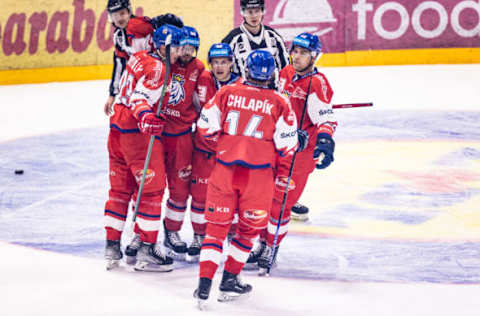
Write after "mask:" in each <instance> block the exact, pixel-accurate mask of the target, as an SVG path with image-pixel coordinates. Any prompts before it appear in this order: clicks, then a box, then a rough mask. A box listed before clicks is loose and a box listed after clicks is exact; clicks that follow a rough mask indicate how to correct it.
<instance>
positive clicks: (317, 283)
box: [0, 65, 480, 316]
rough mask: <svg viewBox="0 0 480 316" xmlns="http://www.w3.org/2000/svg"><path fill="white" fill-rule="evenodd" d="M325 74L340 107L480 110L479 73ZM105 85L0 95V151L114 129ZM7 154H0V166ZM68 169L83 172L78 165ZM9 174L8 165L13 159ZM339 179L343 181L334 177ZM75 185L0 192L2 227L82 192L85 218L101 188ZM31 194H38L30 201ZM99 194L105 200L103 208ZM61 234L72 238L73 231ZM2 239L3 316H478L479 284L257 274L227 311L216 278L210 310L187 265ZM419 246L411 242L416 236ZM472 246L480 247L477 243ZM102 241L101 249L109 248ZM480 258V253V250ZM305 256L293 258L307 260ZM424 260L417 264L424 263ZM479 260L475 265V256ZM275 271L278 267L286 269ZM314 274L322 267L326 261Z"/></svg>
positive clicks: (465, 68)
mask: <svg viewBox="0 0 480 316" xmlns="http://www.w3.org/2000/svg"><path fill="white" fill-rule="evenodd" d="M323 72H324V73H326V75H327V77H328V78H329V80H330V82H331V84H332V86H333V87H334V90H335V99H334V103H350V102H367V101H373V102H374V103H375V105H374V108H375V110H376V111H382V110H385V111H389V110H395V111H397V110H399V111H402V110H410V111H437V110H442V111H447V112H449V111H452V112H453V111H460V110H461V111H474V112H478V111H480V89H479V88H478V80H479V74H480V65H435V66H391V67H342V68H325V69H323ZM107 86H108V82H106V81H89V82H78V83H50V84H38V85H18V86H2V87H0V96H1V99H2V106H1V107H0V145H2V144H8V143H11V142H12V143H14V142H16V143H15V144H20V143H21V142H23V140H25V141H26V140H28V139H30V137H32V136H41V135H48V134H54V133H59V132H62V133H63V132H67V131H72V130H73V131H75V130H77V129H81V128H101V129H100V130H102V131H103V130H104V131H105V133H106V131H107V125H108V120H107V118H106V117H105V116H104V115H103V103H104V101H105V100H106V97H107V94H106V91H107ZM345 111H347V110H345ZM348 111H350V110H348ZM351 111H354V110H351ZM358 111H361V110H358ZM345 113H347V112H342V113H341V114H340V112H339V116H340V118H339V120H340V119H341V117H342V116H345V115H348V114H345ZM348 113H351V112H348ZM358 113H366V112H358ZM479 124H480V123H479ZM372 128H374V127H372ZM477 141H478V139H477ZM0 148H2V147H1V146H0ZM379 150H382V149H379ZM6 154H7V153H6V152H0V161H2V160H1V159H2V156H4V157H5V156H6ZM25 154H26V155H27V156H28V155H29V154H32V156H35V155H37V154H38V153H35V147H33V148H32V149H31V152H30V151H29V152H26V153H25ZM104 155H106V153H104ZM356 158H358V157H343V158H338V159H339V161H338V163H339V164H341V165H342V166H351V165H354V164H355V163H356ZM342 159H343V160H342ZM70 162H71V163H77V161H75V159H73V158H72V161H70ZM79 164H80V163H79ZM7 167H8V168H10V167H11V164H10V162H9V164H8V165H7ZM1 168H3V169H4V170H3V171H2V173H1V174H2V177H4V175H6V173H7V172H10V171H11V169H9V170H5V166H2V167H1ZM333 170H337V171H338V172H340V170H339V168H338V169H333ZM314 179H316V178H314ZM73 182H74V179H72V185H71V186H69V187H68V188H64V189H65V191H59V192H58V193H57V194H56V195H50V196H48V197H47V198H45V199H43V200H39V201H36V202H35V203H33V204H29V205H26V206H25V205H22V206H21V207H20V205H19V204H18V205H17V204H16V202H15V198H14V197H9V196H8V194H6V193H7V192H8V190H7V189H8V188H7V187H5V186H4V185H1V184H0V202H2V201H3V202H4V204H3V205H7V204H8V205H9V207H10V206H11V209H10V208H9V209H8V210H7V208H6V206H5V208H4V209H2V204H0V223H1V224H2V226H0V227H1V228H0V229H1V230H6V229H7V228H8V230H11V231H14V230H15V227H16V226H15V225H18V224H19V223H20V222H16V220H19V219H18V218H20V217H21V218H22V219H24V218H25V221H28V220H29V216H26V215H25V214H27V213H28V212H30V211H35V212H39V211H41V210H42V209H43V208H45V207H46V205H48V203H49V202H52V201H55V200H56V199H58V198H59V197H60V196H62V195H68V194H70V193H72V192H75V193H76V194H78V195H79V196H80V198H78V199H76V200H73V202H72V203H74V204H75V205H65V207H66V208H67V209H68V210H69V211H71V210H72V209H78V210H81V209H82V202H83V200H82V195H81V194H80V193H81V191H82V190H85V189H86V188H88V187H91V186H93V187H95V185H96V182H98V181H96V179H91V180H90V182H85V183H83V184H80V185H78V184H75V183H73ZM99 182H100V185H98V184H97V185H98V188H97V187H95V190H96V191H102V190H104V191H106V188H104V184H105V183H106V175H105V177H101V178H100V180H99ZM316 183H317V182H316V180H312V184H311V186H313V187H314V188H316ZM349 189H353V190H358V191H360V190H361V188H360V187H358V186H357V187H355V186H350V187H349ZM35 190H36V189H35ZM38 190H40V188H38ZM30 193H34V191H31V192H25V194H30ZM104 193H105V192H103V191H102V193H101V194H100V199H99V200H101V197H102V196H103V195H105V194H104ZM5 201H7V202H9V203H5ZM302 201H303V202H304V203H305V204H307V205H309V206H313V205H318V204H319V203H320V202H319V201H318V200H317V197H316V195H315V194H313V193H312V188H310V191H309V192H307V194H306V195H305V198H303V199H302ZM85 203H89V202H88V201H85ZM95 203H96V204H100V207H99V209H98V212H97V213H98V217H95V216H92V217H89V218H88V219H87V220H90V221H91V222H92V223H95V225H96V226H101V221H102V209H101V207H102V205H101V202H92V203H91V204H94V205H96V204H95ZM12 210H13V211H12ZM92 214H93V213H92ZM31 216H32V217H35V216H36V215H35V214H33V215H31ZM45 220H47V219H45ZM62 221H63V219H62ZM22 224H23V225H22V226H21V228H20V229H28V228H29V223H28V222H26V223H22ZM75 224H77V223H73V222H55V224H53V225H52V226H51V227H49V225H50V224H47V222H45V223H44V224H43V225H44V226H45V227H41V230H40V231H39V234H40V233H41V235H42V236H47V237H45V238H46V239H48V235H51V236H54V235H56V234H61V233H60V232H59V231H60V230H64V229H65V228H64V227H62V226H66V227H71V228H72V229H75ZM81 224H82V225H84V224H83V223H81ZM7 225H8V227H7ZM30 225H31V228H32V230H38V229H39V228H38V226H39V225H42V222H41V221H33V222H32V223H31V224H30ZM12 226H14V227H12ZM13 233H16V232H13ZM13 233H12V234H13ZM65 234H68V231H67V232H66V233H65ZM479 235H480V234H479ZM0 236H3V239H2V238H0V254H1V260H0V303H1V304H0V315H2V316H3V315H5V316H17V315H52V316H55V315H62V316H63V315H82V316H83V315H142V316H143V315H145V316H146V315H162V314H165V315H272V316H273V315H329V316H335V315H356V316H357V315H358V316H360V315H365V316H377V315H388V316H406V315H435V316H444V315H445V316H446V315H461V316H469V315H472V316H474V315H475V316H477V315H479V313H480V300H479V296H480V285H479V283H478V282H473V283H471V284H467V285H465V284H448V283H442V282H428V280H426V281H423V282H417V281H412V280H409V279H408V278H407V279H406V280H405V281H400V280H398V279H396V280H393V281H387V282H370V281H365V280H362V279H361V278H360V280H356V281H345V279H344V278H339V279H336V278H335V277H328V278H325V279H323V280H322V279H321V278H320V279H319V278H313V279H309V278H301V277H298V276H299V272H298V271H297V272H296V273H295V274H294V275H293V276H292V277H288V273H283V274H281V275H280V276H275V275H272V276H271V277H269V278H261V277H257V276H255V274H252V273H250V274H246V275H245V276H244V280H245V281H248V282H249V283H251V284H252V285H253V287H254V292H253V293H252V295H251V297H250V298H248V299H247V300H244V301H240V302H234V303H231V304H230V303H227V304H225V303H218V302H216V300H215V298H216V294H217V289H216V288H217V286H218V282H219V279H220V275H219V274H218V273H217V275H216V278H215V281H214V286H213V293H212V296H211V299H210V300H209V302H208V306H207V310H206V311H204V312H200V311H198V310H197V309H196V307H195V302H194V300H193V298H192V292H193V290H194V288H195V286H196V284H197V277H198V266H186V265H182V266H180V268H179V269H177V270H175V271H173V272H171V273H167V274H152V273H137V272H133V271H131V270H130V269H128V268H126V267H123V268H121V269H120V270H118V271H113V272H106V271H105V267H104V262H103V260H102V259H101V254H100V255H99V256H93V258H92V257H91V256H87V257H85V256H78V255H75V254H65V253H58V252H52V251H45V250H38V249H34V248H30V247H26V246H20V245H17V244H12V243H10V242H12V241H13V242H17V241H18V240H17V239H15V238H13V237H12V238H13V239H9V237H8V236H10V235H2V234H1V233H0ZM11 236H14V235H11ZM95 236H96V235H95ZM416 237H417V236H411V238H412V239H415V238H416ZM28 238H30V237H29V236H28V234H26V235H25V236H24V239H22V240H21V242H20V243H21V244H28V242H29V240H28ZM82 238H86V237H82ZM289 238H291V239H290V240H292V241H295V242H302V236H301V235H292V236H291V237H290V236H289V237H287V239H286V240H288V239H289ZM32 239H33V237H32ZM52 239H53V238H52ZM476 241H477V243H478V239H477V240H476ZM31 242H32V243H33V242H35V240H31ZM99 242H100V243H102V242H103V240H99ZM308 242H312V243H313V242H320V241H308ZM291 245H295V244H294V243H292V244H291ZM356 246H358V245H357V244H352V245H350V246H349V247H353V248H354V247H356ZM37 248H38V247H37ZM476 249H478V246H477V248H476ZM322 251H324V253H323V254H324V255H325V256H327V255H326V253H327V252H330V253H329V254H328V256H331V257H332V258H335V257H336V258H337V259H338V260H337V259H335V260H336V261H335V264H334V266H333V268H332V267H330V269H333V270H335V271H334V272H333V273H332V275H342V272H343V270H346V269H348V264H349V263H348V261H347V259H345V257H344V256H342V255H341V254H340V253H339V254H337V255H336V254H335V251H336V250H335V248H328V249H324V250H322ZM332 253H333V254H332ZM477 254H478V255H480V253H478V252H477ZM302 255H304V256H305V258H307V259H308V258H309V256H310V254H309V253H308V250H304V251H303V254H301V256H302ZM301 256H300V258H298V260H301ZM280 259H282V258H280ZM425 259H426V258H420V257H419V258H418V260H419V261H422V260H423V261H424V260H425ZM411 260H412V261H415V260H417V258H416V257H413V258H411ZM473 263H474V265H475V266H478V264H480V257H478V258H477V259H476V260H474V261H473ZM279 264H280V265H281V262H280V263H279ZM305 264H306V265H308V264H309V263H308V262H305ZM426 268H428V267H426ZM318 269H319V270H321V269H322V266H321V264H320V265H319V267H318ZM365 269H366V270H367V271H366V272H365V273H366V274H368V276H369V278H366V279H367V280H370V279H372V278H373V279H375V277H374V276H375V274H376V270H375V269H373V270H368V267H365ZM475 271H476V270H475ZM382 272H384V271H381V270H380V269H379V270H378V273H382ZM467 273H468V271H466V272H465V276H467ZM329 276H330V275H329ZM477 277H478V276H477ZM347 279H348V278H347ZM353 279H355V278H353ZM460 279H461V278H460ZM457 281H458V280H457ZM454 283H462V282H454Z"/></svg>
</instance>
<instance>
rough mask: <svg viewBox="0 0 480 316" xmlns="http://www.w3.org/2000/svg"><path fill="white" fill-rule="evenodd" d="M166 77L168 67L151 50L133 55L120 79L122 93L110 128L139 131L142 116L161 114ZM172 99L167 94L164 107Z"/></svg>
mask: <svg viewBox="0 0 480 316" xmlns="http://www.w3.org/2000/svg"><path fill="white" fill-rule="evenodd" d="M165 75H166V69H165V65H164V64H163V62H162V61H161V60H160V57H159V56H156V55H155V54H152V53H149V52H147V51H141V52H138V53H136V54H134V55H132V57H130V59H129V60H128V63H127V67H126V69H125V71H124V73H123V75H122V78H121V80H120V93H119V94H118V95H117V97H116V99H115V105H114V110H115V113H114V115H113V116H111V117H110V127H111V128H115V129H117V130H119V131H121V132H125V133H129V132H130V133H131V132H139V129H138V126H137V123H138V117H139V114H140V113H142V112H144V111H153V112H156V111H157V106H158V102H159V100H160V96H161V93H162V86H163V83H164V80H165ZM170 79H171V78H169V80H170ZM168 98H169V95H168V91H167V93H166V95H165V98H164V102H163V104H164V106H165V104H166V103H167V102H168Z"/></svg>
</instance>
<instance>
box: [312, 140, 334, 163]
mask: <svg viewBox="0 0 480 316" xmlns="http://www.w3.org/2000/svg"><path fill="white" fill-rule="evenodd" d="M334 150H335V142H334V141H333V139H332V137H331V136H330V135H328V134H326V133H320V134H318V136H317V145H316V146H315V150H314V151H313V159H319V161H318V163H317V164H316V165H315V168H317V169H325V168H327V167H328V166H329V165H330V164H331V163H332V162H333V151H334Z"/></svg>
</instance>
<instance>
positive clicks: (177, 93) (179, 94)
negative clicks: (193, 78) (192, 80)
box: [168, 74, 185, 105]
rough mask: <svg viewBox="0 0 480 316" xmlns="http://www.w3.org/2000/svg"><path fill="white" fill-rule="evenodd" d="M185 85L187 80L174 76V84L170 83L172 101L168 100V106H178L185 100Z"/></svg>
mask: <svg viewBox="0 0 480 316" xmlns="http://www.w3.org/2000/svg"><path fill="white" fill-rule="evenodd" d="M184 83H185V78H183V76H182V75H179V74H174V75H173V76H172V82H171V83H170V99H169V100H168V105H178V104H179V103H180V102H182V101H183V100H185V89H184V88H183V84H184Z"/></svg>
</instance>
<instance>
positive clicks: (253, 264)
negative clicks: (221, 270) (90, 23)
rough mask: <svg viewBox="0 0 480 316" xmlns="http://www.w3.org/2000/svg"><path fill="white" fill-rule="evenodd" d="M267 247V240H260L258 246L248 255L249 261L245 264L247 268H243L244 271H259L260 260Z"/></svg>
mask: <svg viewBox="0 0 480 316" xmlns="http://www.w3.org/2000/svg"><path fill="white" fill-rule="evenodd" d="M265 247H267V242H266V241H265V240H260V241H259V242H258V244H257V246H256V247H255V248H254V249H253V250H252V251H251V252H250V254H249V255H248V259H247V262H246V263H245V266H244V267H243V270H246V271H251V270H258V259H259V258H260V256H261V255H262V253H263V251H264V250H265Z"/></svg>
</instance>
